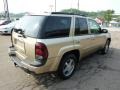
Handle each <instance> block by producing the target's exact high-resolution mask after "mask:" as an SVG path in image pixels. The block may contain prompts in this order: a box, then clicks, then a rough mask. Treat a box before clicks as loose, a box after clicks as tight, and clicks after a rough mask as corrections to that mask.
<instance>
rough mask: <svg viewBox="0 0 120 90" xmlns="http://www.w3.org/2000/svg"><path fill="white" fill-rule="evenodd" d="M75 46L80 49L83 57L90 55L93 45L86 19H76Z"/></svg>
mask: <svg viewBox="0 0 120 90" xmlns="http://www.w3.org/2000/svg"><path fill="white" fill-rule="evenodd" d="M74 44H75V46H76V47H78V48H79V50H80V53H81V55H82V56H86V55H88V54H90V52H91V47H92V43H91V35H90V34H89V30H88V24H87V19H86V18H82V17H76V18H75V33H74Z"/></svg>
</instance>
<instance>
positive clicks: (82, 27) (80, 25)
mask: <svg viewBox="0 0 120 90" xmlns="http://www.w3.org/2000/svg"><path fill="white" fill-rule="evenodd" d="M84 34H88V25H87V20H86V19H85V18H76V19H75V35H76V36H78V35H84Z"/></svg>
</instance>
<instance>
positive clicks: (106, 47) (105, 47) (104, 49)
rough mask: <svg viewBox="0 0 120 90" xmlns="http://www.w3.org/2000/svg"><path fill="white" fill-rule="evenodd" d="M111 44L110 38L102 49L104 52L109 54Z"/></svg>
mask: <svg viewBox="0 0 120 90" xmlns="http://www.w3.org/2000/svg"><path fill="white" fill-rule="evenodd" d="M109 46H110V40H107V41H106V44H105V46H104V48H103V49H102V50H101V52H102V54H107V53H108V51H109Z"/></svg>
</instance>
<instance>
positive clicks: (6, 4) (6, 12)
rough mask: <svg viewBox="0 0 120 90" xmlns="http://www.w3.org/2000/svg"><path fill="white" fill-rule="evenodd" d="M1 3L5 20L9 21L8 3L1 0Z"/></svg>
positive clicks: (5, 0)
mask: <svg viewBox="0 0 120 90" xmlns="http://www.w3.org/2000/svg"><path fill="white" fill-rule="evenodd" d="M3 3H4V11H5V18H6V19H7V20H8V21H9V20H10V16H9V9H8V1H7V0H3Z"/></svg>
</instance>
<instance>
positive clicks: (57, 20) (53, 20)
mask: <svg viewBox="0 0 120 90" xmlns="http://www.w3.org/2000/svg"><path fill="white" fill-rule="evenodd" d="M70 26H71V17H57V16H49V17H47V18H46V21H45V22H44V27H43V30H45V32H44V38H59V37H67V36H69V32H70Z"/></svg>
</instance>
